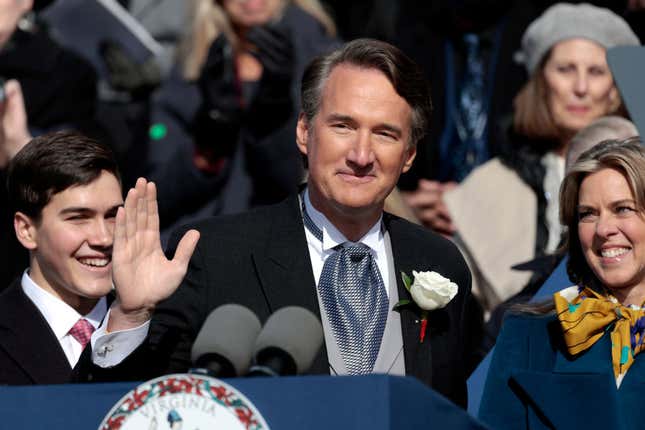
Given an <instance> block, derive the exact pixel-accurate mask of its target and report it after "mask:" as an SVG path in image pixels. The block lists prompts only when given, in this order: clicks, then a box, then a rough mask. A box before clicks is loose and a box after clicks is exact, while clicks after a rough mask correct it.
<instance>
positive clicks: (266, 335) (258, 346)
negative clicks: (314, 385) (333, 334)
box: [247, 306, 323, 376]
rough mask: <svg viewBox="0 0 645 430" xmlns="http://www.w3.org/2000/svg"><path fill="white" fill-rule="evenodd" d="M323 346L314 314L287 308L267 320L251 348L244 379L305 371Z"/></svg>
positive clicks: (319, 326) (318, 322)
mask: <svg viewBox="0 0 645 430" xmlns="http://www.w3.org/2000/svg"><path fill="white" fill-rule="evenodd" d="M322 343H323V330H322V325H321V324H320V320H319V319H318V317H317V316H316V315H314V314H313V313H311V312H310V311H308V310H307V309H305V308H301V307H298V306H288V307H285V308H282V309H279V310H278V311H277V312H275V313H274V314H273V315H271V316H270V317H269V319H268V320H267V322H266V323H265V324H264V328H263V329H262V331H261V332H260V334H259V335H258V338H257V340H256V341H255V347H254V349H253V350H254V354H253V356H254V365H253V366H251V368H250V369H249V373H248V374H247V376H286V375H296V374H299V373H304V372H306V371H307V370H308V369H309V367H311V363H312V362H313V360H314V358H315V357H316V354H317V353H318V350H319V349H320V346H321V345H322Z"/></svg>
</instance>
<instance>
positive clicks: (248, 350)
mask: <svg viewBox="0 0 645 430" xmlns="http://www.w3.org/2000/svg"><path fill="white" fill-rule="evenodd" d="M261 328H262V324H261V323H260V320H259V319H258V317H257V316H256V315H255V313H253V312H252V311H251V310H249V309H248V308H246V307H244V306H241V305H236V304H227V305H222V306H220V307H218V308H216V309H215V310H213V311H212V312H211V313H210V314H209V315H208V317H207V318H206V321H204V324H203V325H202V328H201V330H200V331H199V334H198V335H197V338H196V339H195V342H194V343H193V348H192V351H191V359H192V361H193V363H195V362H197V361H198V360H199V359H200V357H203V356H205V355H210V356H213V357H217V356H220V357H224V358H225V359H226V360H228V361H229V362H230V363H231V364H232V365H233V367H234V368H235V373H236V374H237V375H242V374H243V373H244V372H246V370H247V369H248V367H249V364H250V362H251V356H252V353H253V345H254V343H255V340H256V339H257V337H258V334H259V333H260V329H261Z"/></svg>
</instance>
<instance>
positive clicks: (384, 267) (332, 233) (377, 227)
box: [304, 189, 390, 297]
mask: <svg viewBox="0 0 645 430" xmlns="http://www.w3.org/2000/svg"><path fill="white" fill-rule="evenodd" d="M304 201H305V210H306V211H307V214H308V215H309V217H310V218H311V220H312V221H313V223H314V224H316V226H317V227H318V228H319V229H320V230H321V231H322V235H323V240H322V242H320V241H319V240H318V238H316V236H314V235H313V233H312V232H310V231H309V229H308V228H306V227H305V235H306V237H307V246H308V247H309V258H310V259H311V268H312V270H313V273H314V279H315V280H316V285H318V282H319V280H320V273H321V272H322V269H323V266H324V264H325V260H326V259H327V257H329V256H330V255H332V254H333V253H334V247H336V246H338V245H340V244H341V243H343V242H348V241H349V240H348V239H347V238H346V237H345V236H344V235H343V233H341V232H340V231H338V229H337V228H336V227H335V226H334V225H333V224H332V223H331V221H329V220H328V219H327V217H326V216H325V215H323V214H322V212H320V211H318V210H317V209H316V208H314V207H313V205H312V204H311V200H309V189H306V190H305V193H304ZM382 225H383V216H382V215H381V216H380V217H379V219H378V221H377V222H376V223H375V224H374V225H373V226H372V228H370V230H369V231H368V232H367V233H365V235H364V236H363V237H362V238H361V239H360V240H359V241H358V242H360V243H362V244H363V245H366V246H368V247H369V248H370V253H371V254H372V258H373V259H374V261H376V265H377V266H378V270H379V272H381V278H382V279H383V283H384V285H385V291H386V292H387V293H388V297H389V291H390V285H389V282H390V270H389V265H388V260H387V252H386V249H385V239H384V236H383V227H382Z"/></svg>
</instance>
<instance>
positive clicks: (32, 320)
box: [0, 280, 89, 385]
mask: <svg viewBox="0 0 645 430" xmlns="http://www.w3.org/2000/svg"><path fill="white" fill-rule="evenodd" d="M88 349H89V348H88ZM71 374H72V368H71V367H70V365H69V361H67V357H66V356H65V353H64V352H63V348H61V346H60V343H59V342H58V339H56V336H55V335H54V332H53V331H52V330H51V328H50V327H49V324H48V323H47V321H46V320H45V318H44V317H43V315H42V314H41V313H40V311H39V310H38V308H37V307H36V305H34V303H33V302H32V301H31V300H30V299H29V297H27V296H26V295H25V293H24V292H23V290H22V287H21V286H20V281H19V280H16V281H14V282H13V283H12V284H11V285H10V286H9V287H8V288H7V289H6V290H5V291H4V292H3V293H2V294H1V295H0V384H9V385H30V384H61V383H65V382H69V381H70V377H71Z"/></svg>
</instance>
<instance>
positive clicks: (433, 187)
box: [402, 179, 456, 236]
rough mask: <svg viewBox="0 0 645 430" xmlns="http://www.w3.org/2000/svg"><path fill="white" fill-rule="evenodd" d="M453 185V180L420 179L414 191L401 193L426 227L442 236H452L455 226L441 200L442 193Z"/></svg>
mask: <svg viewBox="0 0 645 430" xmlns="http://www.w3.org/2000/svg"><path fill="white" fill-rule="evenodd" d="M455 185H456V184H455V183H454V182H447V183H441V182H437V181H429V180H427V179H421V180H420V181H419V187H418V188H417V189H416V190H415V191H411V192H404V193H402V194H403V198H404V199H405V201H406V203H407V204H408V205H409V206H410V207H411V208H412V209H413V210H414V212H415V214H416V216H417V217H418V218H419V220H420V221H421V222H422V223H423V224H424V225H425V226H426V227H428V228H431V229H433V230H435V231H436V232H438V233H441V234H443V235H444V236H452V235H453V234H454V233H455V226H454V225H453V223H452V219H451V218H450V213H449V212H448V209H447V208H446V205H445V203H444V202H443V193H444V191H446V190H449V189H450V188H454V187H455Z"/></svg>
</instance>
